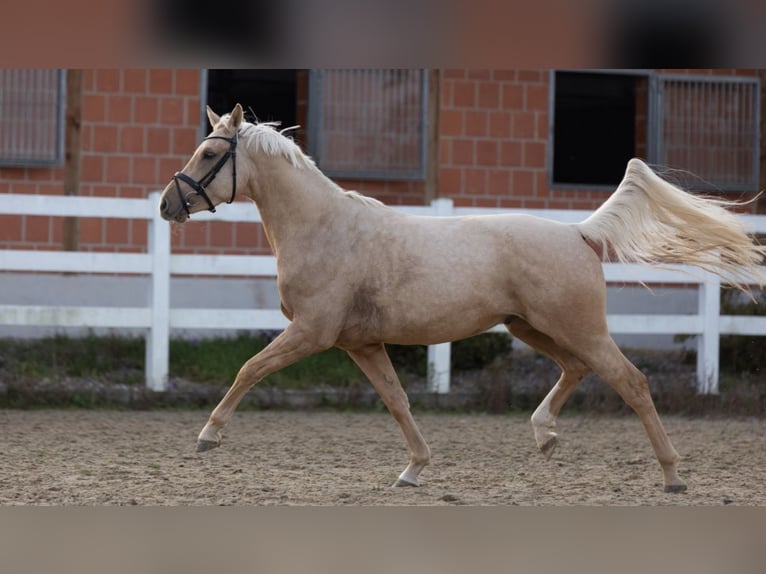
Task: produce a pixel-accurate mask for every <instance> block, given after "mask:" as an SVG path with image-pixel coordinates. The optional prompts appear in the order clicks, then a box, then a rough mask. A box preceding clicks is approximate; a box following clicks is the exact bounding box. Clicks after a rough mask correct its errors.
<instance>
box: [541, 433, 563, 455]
mask: <svg viewBox="0 0 766 574" xmlns="http://www.w3.org/2000/svg"><path fill="white" fill-rule="evenodd" d="M558 445H559V439H558V437H557V436H556V435H553V436H552V437H551V438H549V439H548V440H547V441H545V444H543V445H542V446H541V447H540V452H542V453H543V456H544V457H545V460H550V459H551V456H553V451H554V450H556V447H557V446H558Z"/></svg>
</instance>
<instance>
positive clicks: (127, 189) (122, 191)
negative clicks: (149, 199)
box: [115, 185, 147, 199]
mask: <svg viewBox="0 0 766 574" xmlns="http://www.w3.org/2000/svg"><path fill="white" fill-rule="evenodd" d="M115 195H118V196H119V197H133V198H136V199H141V198H143V197H146V195H147V192H146V190H145V189H144V188H143V187H139V186H133V185H121V186H120V187H119V189H118V192H117V193H116V194H115Z"/></svg>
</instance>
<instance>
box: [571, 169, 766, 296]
mask: <svg viewBox="0 0 766 574" xmlns="http://www.w3.org/2000/svg"><path fill="white" fill-rule="evenodd" d="M757 197H758V196H757ZM757 197H756V199H757ZM752 201H755V199H753V200H750V202H752ZM750 202H742V201H727V200H723V199H719V198H714V197H705V196H700V195H693V194H691V193H688V192H686V191H684V190H682V189H680V188H679V187H676V186H675V185H673V184H671V183H669V182H667V181H665V180H664V179H662V178H661V177H659V176H658V175H657V174H655V173H654V172H653V171H652V170H651V169H650V168H649V166H647V165H646V164H645V163H644V162H642V161H641V160H639V159H631V160H630V161H629V162H628V166H627V169H626V170H625V176H624V178H623V180H622V182H621V183H620V185H619V186H618V187H617V189H616V190H615V192H614V193H613V194H612V195H611V196H610V197H609V199H607V200H606V201H605V202H604V203H603V205H601V207H599V208H598V209H597V210H596V211H595V212H594V213H593V214H592V215H591V216H590V217H588V218H587V219H586V220H585V221H583V222H581V223H579V224H578V227H579V230H580V233H581V234H582V236H583V237H585V239H587V240H588V241H590V242H592V243H593V244H595V245H597V246H599V247H600V248H601V253H602V254H604V257H608V258H609V259H613V260H616V261H619V262H621V263H646V264H649V265H667V264H689V265H694V266H696V267H699V268H701V269H705V270H707V271H710V272H712V273H714V274H716V275H718V276H719V277H720V278H721V280H722V281H723V282H724V283H728V284H729V285H731V286H733V287H736V288H737V289H740V290H742V291H744V292H745V293H747V294H751V291H750V285H751V284H754V283H755V284H758V285H760V286H764V285H766V273H764V271H763V270H762V269H760V268H759V265H762V264H763V262H764V256H766V246H762V245H759V244H758V243H757V242H756V241H755V240H754V238H753V237H751V235H750V234H749V233H748V230H747V229H746V228H745V226H744V224H743V222H742V220H741V219H740V218H739V217H738V216H737V215H735V214H734V213H733V212H732V211H730V209H731V208H736V207H738V206H742V205H745V204H747V203H750Z"/></svg>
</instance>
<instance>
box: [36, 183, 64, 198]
mask: <svg viewBox="0 0 766 574" xmlns="http://www.w3.org/2000/svg"><path fill="white" fill-rule="evenodd" d="M37 193H39V194H40V195H64V182H63V181H61V182H55V183H41V184H39V185H38V186H37Z"/></svg>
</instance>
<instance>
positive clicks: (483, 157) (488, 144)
mask: <svg viewBox="0 0 766 574" xmlns="http://www.w3.org/2000/svg"><path fill="white" fill-rule="evenodd" d="M497 162H498V145H497V142H496V141H494V140H479V141H477V142H476V164H477V165H482V166H495V165H497Z"/></svg>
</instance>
